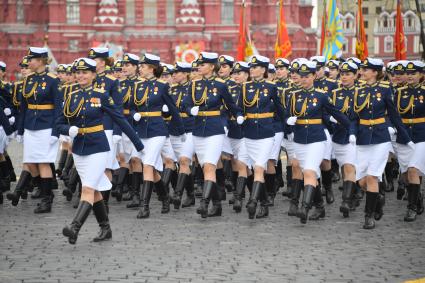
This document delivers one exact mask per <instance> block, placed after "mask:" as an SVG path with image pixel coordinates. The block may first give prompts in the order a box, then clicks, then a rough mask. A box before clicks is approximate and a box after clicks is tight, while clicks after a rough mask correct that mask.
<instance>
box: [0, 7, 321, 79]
mask: <svg viewBox="0 0 425 283" xmlns="http://www.w3.org/2000/svg"><path fill="white" fill-rule="evenodd" d="M241 3H242V0H84V1H82V0H50V1H43V0H16V1H8V0H3V1H2V5H1V8H0V38H1V40H0V60H4V61H6V63H7V64H8V69H9V71H14V70H17V68H18V67H17V63H18V61H19V60H20V59H21V58H22V56H23V55H25V52H26V50H27V47H28V46H31V45H32V46H42V45H44V43H45V39H47V42H48V46H49V48H50V49H51V51H52V53H53V55H54V57H55V59H56V61H57V62H59V63H69V62H72V60H73V59H75V58H77V57H81V56H86V54H87V51H88V49H89V48H90V47H91V46H96V45H107V46H109V47H110V48H111V50H112V53H113V54H114V56H117V57H119V55H120V54H121V53H122V52H123V51H124V52H132V53H136V54H140V53H143V52H152V53H155V54H158V55H160V56H161V58H162V60H163V61H165V62H171V63H172V62H174V60H175V56H176V53H177V56H182V55H183V57H185V58H187V59H190V58H191V56H194V55H196V52H198V51H200V50H210V51H216V52H218V53H221V54H229V55H236V47H237V40H238V27H239V14H240V7H241ZM245 3H246V6H247V20H248V22H250V28H251V37H252V40H253V42H254V44H255V46H256V48H257V49H258V51H259V53H260V54H263V55H266V56H269V57H271V58H273V56H274V43H275V39H276V21H277V15H278V6H277V3H278V1H277V0H246V1H245ZM284 5H285V14H286V21H287V26H288V32H289V35H290V37H291V39H292V47H293V54H292V56H293V57H309V56H311V55H314V54H315V52H316V39H315V36H316V34H315V30H313V29H311V28H310V19H311V14H312V9H313V6H312V4H311V0H301V1H300V0H284ZM187 49H191V50H187Z"/></svg>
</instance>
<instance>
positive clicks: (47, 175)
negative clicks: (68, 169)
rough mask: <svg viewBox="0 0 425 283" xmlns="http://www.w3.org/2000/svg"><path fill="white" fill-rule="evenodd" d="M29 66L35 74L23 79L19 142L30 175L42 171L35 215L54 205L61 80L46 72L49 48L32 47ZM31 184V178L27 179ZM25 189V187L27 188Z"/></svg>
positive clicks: (29, 54)
mask: <svg viewBox="0 0 425 283" xmlns="http://www.w3.org/2000/svg"><path fill="white" fill-rule="evenodd" d="M28 59H29V61H28V65H29V68H30V69H31V70H32V71H33V74H31V75H29V76H28V77H26V78H25V79H24V82H23V86H22V97H23V99H22V101H21V108H20V115H21V117H20V121H19V124H18V136H17V140H18V141H20V142H22V141H23V143H24V154H23V155H24V163H25V164H27V165H28V166H29V169H30V170H31V172H35V171H37V170H38V171H39V173H40V177H41V179H40V189H41V196H42V200H41V203H40V205H39V206H38V207H37V208H36V209H35V210H34V213H46V212H50V211H51V208H52V202H53V197H54V196H53V192H52V182H53V174H54V172H52V168H51V166H50V163H53V162H55V161H56V154H57V151H58V146H59V143H58V132H57V130H56V128H55V127H54V121H55V119H56V118H57V117H58V116H59V115H60V111H61V108H62V99H61V97H60V95H59V90H58V83H59V81H58V79H57V78H56V76H54V75H53V74H51V73H47V72H46V65H47V63H48V56H47V49H46V48H38V47H30V48H29V51H28ZM28 181H29V178H28ZM24 187H25V186H24Z"/></svg>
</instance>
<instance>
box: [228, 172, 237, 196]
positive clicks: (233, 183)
mask: <svg viewBox="0 0 425 283" xmlns="http://www.w3.org/2000/svg"><path fill="white" fill-rule="evenodd" d="M238 176H239V173H238V171H232V186H233V188H234V190H233V192H235V191H236V182H237V181H238ZM234 202H235V196H234V194H233V196H232V198H230V199H229V204H233V203H234Z"/></svg>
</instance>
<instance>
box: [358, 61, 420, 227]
mask: <svg viewBox="0 0 425 283" xmlns="http://www.w3.org/2000/svg"><path fill="white" fill-rule="evenodd" d="M361 68H362V79H363V80H364V81H365V82H366V83H365V84H364V85H362V86H360V87H358V88H357V89H356V91H355V94H354V111H355V112H356V114H357V117H358V125H357V126H358V129H357V160H358V163H357V167H356V178H357V180H359V184H360V186H361V187H362V188H364V189H366V190H367V191H366V207H365V223H364V225H363V228H364V229H373V228H375V221H374V219H373V218H375V220H379V219H380V218H381V217H382V214H383V213H382V207H381V208H380V209H379V211H375V210H376V207H377V198H378V192H379V187H378V181H379V179H381V178H382V173H383V172H384V169H385V165H386V161H387V159H388V154H389V153H390V151H391V150H392V146H391V139H390V133H389V131H388V126H389V124H388V123H387V121H386V116H387V115H388V118H389V119H390V120H391V123H392V125H394V126H395V127H396V129H397V136H398V138H399V139H400V141H402V143H403V144H409V146H412V147H413V146H414V144H413V142H412V141H411V138H410V137H409V136H408V134H407V132H406V130H405V128H404V127H403V124H402V122H401V119H400V115H399V114H398V113H397V110H396V108H395V106H394V103H393V101H392V91H391V88H390V87H389V86H388V84H386V83H380V82H379V80H380V79H382V77H383V74H382V68H383V62H382V60H381V59H374V58H367V59H366V60H364V61H363V62H362V64H361ZM353 138H354V136H351V137H350V140H352V139H353ZM376 212H377V213H376Z"/></svg>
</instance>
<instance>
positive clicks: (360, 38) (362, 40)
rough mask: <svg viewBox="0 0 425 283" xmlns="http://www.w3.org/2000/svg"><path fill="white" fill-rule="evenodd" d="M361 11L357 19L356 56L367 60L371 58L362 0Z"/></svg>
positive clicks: (359, 0)
mask: <svg viewBox="0 0 425 283" xmlns="http://www.w3.org/2000/svg"><path fill="white" fill-rule="evenodd" d="M358 5H359V7H358V8H359V10H358V12H357V17H356V56H357V58H359V59H360V60H362V61H363V60H365V59H366V57H368V56H369V52H368V49H367V40H366V32H365V29H364V20H363V11H362V0H358Z"/></svg>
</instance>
